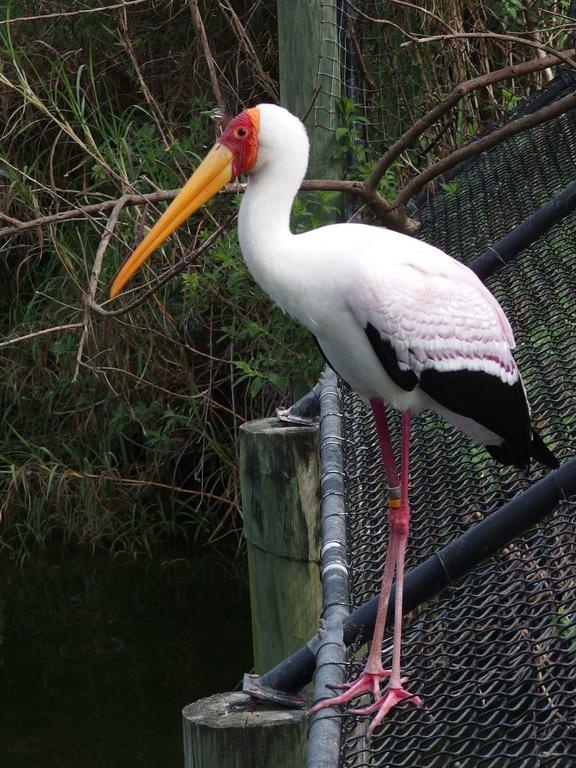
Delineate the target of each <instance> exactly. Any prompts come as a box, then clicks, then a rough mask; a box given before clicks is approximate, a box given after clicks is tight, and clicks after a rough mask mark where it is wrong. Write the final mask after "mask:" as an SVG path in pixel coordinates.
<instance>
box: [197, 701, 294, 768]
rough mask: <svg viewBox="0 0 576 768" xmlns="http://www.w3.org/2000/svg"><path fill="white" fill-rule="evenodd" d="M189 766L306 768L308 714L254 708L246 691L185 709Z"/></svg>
mask: <svg viewBox="0 0 576 768" xmlns="http://www.w3.org/2000/svg"><path fill="white" fill-rule="evenodd" d="M182 718H183V725H184V766H185V768H304V765H305V760H306V746H307V735H308V724H307V719H306V712H305V711H304V710H294V709H282V708H278V707H276V708H274V707H273V705H263V704H259V706H258V708H257V709H254V708H253V703H252V702H251V700H250V697H249V696H248V695H247V694H245V693H219V694H216V695H215V696H210V697H209V698H207V699H200V700H199V701H196V702H194V704H189V705H188V706H186V707H184V709H183V711H182Z"/></svg>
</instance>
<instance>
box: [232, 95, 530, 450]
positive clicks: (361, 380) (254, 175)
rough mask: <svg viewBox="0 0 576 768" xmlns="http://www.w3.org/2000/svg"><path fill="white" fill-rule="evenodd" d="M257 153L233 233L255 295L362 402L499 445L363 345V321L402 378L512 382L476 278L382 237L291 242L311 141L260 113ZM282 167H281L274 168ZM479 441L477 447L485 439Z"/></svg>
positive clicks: (364, 233)
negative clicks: (291, 323) (307, 334)
mask: <svg viewBox="0 0 576 768" xmlns="http://www.w3.org/2000/svg"><path fill="white" fill-rule="evenodd" d="M258 109H259V111H260V115H261V122H260V132H259V150H258V158H257V160H256V165H255V166H254V169H253V170H252V172H251V174H250V179H249V183H248V188H247V190H246V194H245V195H244V198H243V200H242V204H241V206H240V215H239V224H238V232H239V238H240V246H241V249H242V253H243V255H244V258H245V260H246V264H247V266H248V269H249V270H250V272H251V273H252V275H253V276H254V278H255V280H256V281H257V282H258V283H259V285H260V286H261V287H262V289H263V290H264V291H265V292H266V293H267V294H268V295H269V296H271V298H272V299H274V301H275V302H276V303H277V304H278V305H279V306H280V307H281V308H282V309H283V310H284V311H285V312H288V313H289V314H290V315H292V316H293V317H295V318H296V319H297V320H299V321H300V322H301V323H303V324H304V325H305V326H307V327H308V328H309V329H310V331H311V332H312V333H313V334H314V335H315V336H316V338H317V340H318V343H319V345H320V347H321V348H322V351H323V352H324V354H325V356H326V358H327V360H328V361H329V362H330V364H331V365H332V367H333V368H334V369H335V370H336V371H337V372H338V373H339V374H340V376H341V377H342V378H343V379H344V380H345V381H347V382H348V383H349V384H350V386H352V387H353V388H354V389H356V391H357V392H358V393H359V394H360V395H361V396H362V397H363V398H364V399H366V400H370V399H372V398H376V397H380V398H382V399H383V400H384V401H385V402H387V403H389V404H390V405H393V406H395V407H396V408H399V409H400V410H406V409H409V410H410V411H411V412H412V413H419V412H420V411H421V410H422V409H423V408H429V409H432V410H435V411H437V412H438V413H440V414H441V415H442V416H444V417H447V416H448V417H449V418H450V420H451V421H453V422H455V423H456V422H458V423H457V425H458V426H459V427H460V428H461V429H463V431H465V432H467V434H469V435H470V436H471V437H472V438H474V439H477V440H478V439H481V438H482V437H484V438H485V439H488V440H491V441H492V442H496V443H497V444H500V443H501V442H502V438H501V437H500V436H497V435H495V434H494V432H493V431H489V432H486V431H484V432H483V431H482V430H481V429H478V428H476V427H475V426H474V425H471V424H470V423H469V421H470V420H467V421H462V419H461V418H460V419H458V417H455V416H453V415H452V414H451V412H450V411H449V409H447V408H445V407H442V406H439V405H438V404H437V403H435V402H434V400H433V399H431V398H430V397H429V396H428V395H426V394H425V393H423V392H422V390H421V389H420V388H419V387H418V386H416V387H415V388H414V389H413V390H411V391H406V390H404V389H402V388H401V387H399V386H398V385H397V384H395V383H394V382H393V381H392V380H391V378H390V376H389V375H388V374H387V373H386V371H385V370H384V368H383V367H382V364H381V362H380V361H379V359H378V357H377V356H376V353H375V352H374V350H373V348H372V346H371V344H370V342H369V340H368V338H367V336H366V332H365V329H366V326H367V324H368V323H370V324H371V325H372V326H374V327H375V328H376V330H377V331H378V332H379V333H380V335H381V337H382V338H383V339H385V340H387V341H388V342H389V343H390V344H391V345H392V347H393V349H394V351H395V353H396V355H397V358H398V363H399V366H400V368H401V369H403V370H411V371H413V372H414V373H415V374H416V376H420V374H421V373H422V371H424V370H427V369H430V368H433V369H436V370H438V371H456V370H468V371H484V372H485V373H488V374H491V375H494V376H497V377H498V378H499V379H500V380H501V381H502V382H505V383H506V384H513V383H515V382H516V381H517V380H518V378H519V373H518V368H517V367H516V363H515V361H514V358H513V357H512V353H511V349H512V348H513V346H514V337H513V334H512V330H511V328H510V324H509V322H508V320H507V318H506V316H505V314H504V312H503V311H502V309H501V307H500V305H499V304H498V302H497V301H496V299H494V297H493V296H492V294H491V293H490V292H489V291H488V290H487V289H486V287H485V286H484V285H483V283H482V282H481V281H480V280H479V279H478V278H477V277H476V275H475V274H474V273H473V272H472V271H471V270H469V269H468V268H467V267H465V266H464V265H462V264H460V263H459V262H457V261H455V260H454V259H452V258H451V257H449V256H448V255H447V254H445V253H444V252H442V251H440V250H438V249H437V248H434V247H433V246H431V245H428V244H426V243H424V242H422V241H419V240H416V239H415V238H411V237H408V236H406V235H402V234H399V233H397V232H392V231H390V230H387V229H383V228H380V227H372V226H366V225H362V224H334V225H330V226H326V227H321V228H319V229H315V230H312V231H310V232H305V233H303V234H292V232H291V231H290V226H289V220H290V210H291V207H292V202H293V199H294V196H295V194H296V192H297V190H298V189H299V187H300V184H301V182H302V179H303V177H304V174H305V170H306V164H307V158H308V139H307V136H306V134H305V131H304V130H303V126H302V124H301V123H300V121H299V120H297V119H296V118H294V117H293V116H292V115H291V114H290V113H289V112H287V111H286V110H283V109H281V108H279V107H276V106H273V105H266V104H265V105H260V107H259V108H258ZM279 158H281V159H279ZM481 442H484V440H481Z"/></svg>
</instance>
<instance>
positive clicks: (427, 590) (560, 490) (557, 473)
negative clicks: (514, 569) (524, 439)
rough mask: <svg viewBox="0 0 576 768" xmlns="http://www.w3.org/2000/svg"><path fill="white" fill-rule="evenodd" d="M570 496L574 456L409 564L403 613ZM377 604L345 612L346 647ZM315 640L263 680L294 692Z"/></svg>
mask: <svg viewBox="0 0 576 768" xmlns="http://www.w3.org/2000/svg"><path fill="white" fill-rule="evenodd" d="M572 496H576V458H573V459H570V461H567V462H566V463H565V464H563V465H562V466H561V467H560V468H559V469H556V470H554V471H553V472H550V473H549V474H548V475H546V477H544V478H542V479H541V480H539V481H538V482H537V483H534V485H533V486H531V487H530V488H528V490H526V491H524V493H522V494H520V495H518V496H516V497H515V498H514V499H512V500H511V501H509V502H507V503H506V504H504V505H503V506H502V507H500V509H498V510H497V511H496V512H493V513H492V514H490V515H488V517H486V518H485V519H484V520H482V521H481V522H480V523H477V524H476V525H474V526H473V527H472V528H470V529H469V530H468V531H466V533H464V534H463V535H462V536H460V537H459V538H458V539H456V540H455V541H453V542H452V543H451V544H448V545H447V546H446V547H444V548H442V549H441V550H439V551H438V552H436V553H435V554H434V555H432V556H431V557H429V558H428V559H427V560H425V561H424V562H423V563H421V564H420V565H419V566H417V567H416V568H413V569H412V570H411V571H410V572H409V573H408V574H407V575H406V577H405V579H404V601H403V608H404V613H407V612H408V611H411V610H413V609H414V608H416V607H417V606H419V605H421V604H422V603H424V602H426V601H427V600H430V598H432V597H434V596H435V595H437V594H438V593H439V592H440V591H441V590H442V589H444V587H446V586H447V585H449V584H451V583H453V582H454V581H456V580H457V579H459V578H461V577H462V576H464V575H465V574H466V573H468V572H469V571H470V570H472V569H473V568H474V567H475V566H476V565H478V564H479V563H481V562H482V561H484V560H485V559H486V558H488V557H490V556H491V555H493V554H495V553H496V552H498V550H499V549H501V548H502V547H504V546H506V545H507V544H509V543H510V542H511V541H513V540H514V539H515V538H517V537H518V536H519V535H520V534H521V533H524V532H525V531H526V530H528V529H529V528H531V527H532V526H533V525H535V524H536V523H538V522H540V521H541V520H543V518H545V517H546V516H547V515H548V514H550V513H551V512H552V511H553V510H554V509H555V507H556V506H557V505H558V503H559V502H560V501H561V500H562V499H569V498H570V497H572ZM377 605H378V598H377V597H374V598H372V600H369V601H368V602H367V603H365V604H364V605H362V606H361V607H360V608H357V609H356V610H355V611H353V612H352V613H351V614H350V616H349V618H348V619H347V621H345V622H344V627H343V640H344V643H345V645H346V646H348V645H350V643H352V642H354V641H357V640H360V641H361V642H362V643H364V642H366V641H367V640H369V639H370V637H371V636H372V632H373V630H374V621H375V619H376V609H377ZM393 605H394V600H393V597H392V596H391V598H390V609H389V611H388V617H387V622H392V621H393ZM319 642H320V640H319V638H318V636H316V637H314V638H312V640H311V641H310V642H309V643H308V644H307V645H306V646H304V648H301V649H300V650H299V651H297V652H296V653H295V654H293V655H292V656H290V657H289V658H288V659H286V660H285V661H283V662H281V663H280V664H279V665H278V666H276V667H274V669H272V670H270V672H267V673H266V674H265V675H264V676H263V678H262V681H263V682H265V684H266V685H268V686H270V687H271V688H278V689H279V690H286V691H296V690H298V689H300V688H302V687H303V686H304V685H306V684H307V683H308V682H310V680H311V679H312V675H313V674H314V667H315V657H314V651H315V648H316V647H317V645H318V643H319Z"/></svg>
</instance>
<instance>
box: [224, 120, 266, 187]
mask: <svg viewBox="0 0 576 768" xmlns="http://www.w3.org/2000/svg"><path fill="white" fill-rule="evenodd" d="M259 123H260V113H259V112H258V110H257V109H246V110H244V112H241V113H240V114H239V115H238V116H237V117H235V118H234V120H232V122H231V123H229V124H228V126H227V127H226V130H225V131H224V133H223V134H222V136H220V138H219V139H218V143H219V144H224V146H226V147H228V149H229V150H230V151H231V152H232V156H233V160H232V174H233V175H232V178H233V179H236V178H237V177H238V176H240V174H242V173H250V171H251V170H252V168H253V167H254V163H255V162H256V157H257V154H258V128H259Z"/></svg>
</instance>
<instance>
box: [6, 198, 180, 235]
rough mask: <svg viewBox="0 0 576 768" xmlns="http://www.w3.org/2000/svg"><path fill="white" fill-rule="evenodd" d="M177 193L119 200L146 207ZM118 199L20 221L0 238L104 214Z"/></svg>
mask: <svg viewBox="0 0 576 768" xmlns="http://www.w3.org/2000/svg"><path fill="white" fill-rule="evenodd" d="M178 192H180V190H179V189H168V190H166V191H165V192H148V193H146V194H136V195H126V196H123V197H122V198H120V199H125V203H124V205H125V206H128V205H148V204H149V203H162V202H165V201H167V200H173V199H174V198H175V197H176V195H177V194H178ZM118 199H119V198H115V199H113V200H103V201H102V202H100V203H90V204H88V205H79V206H78V207H77V208H72V209H71V210H69V211H60V212H59V213H52V214H49V215H47V216H39V217H38V218H37V219H31V220H30V221H21V222H19V223H18V224H15V225H14V226H11V227H3V228H2V229H0V237H7V236H8V235H15V234H19V233H20V232H25V231H26V230H27V229H35V228H36V227H44V226H46V225H47V224H60V223H61V222H63V221H69V220H70V219H79V218H82V217H83V216H92V215H94V214H96V213H104V212H105V211H109V210H110V209H111V208H114V207H115V206H116V205H117V203H118ZM13 221H15V220H13Z"/></svg>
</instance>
